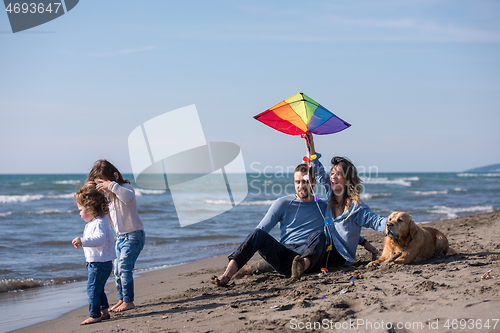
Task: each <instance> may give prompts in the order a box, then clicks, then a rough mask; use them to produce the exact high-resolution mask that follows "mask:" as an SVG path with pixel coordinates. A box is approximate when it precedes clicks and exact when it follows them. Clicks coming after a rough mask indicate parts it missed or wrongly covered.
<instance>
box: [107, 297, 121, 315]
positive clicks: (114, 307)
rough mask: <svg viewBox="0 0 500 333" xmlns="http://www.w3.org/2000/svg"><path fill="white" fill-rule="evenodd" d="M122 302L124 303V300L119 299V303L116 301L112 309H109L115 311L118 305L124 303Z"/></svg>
mask: <svg viewBox="0 0 500 333" xmlns="http://www.w3.org/2000/svg"><path fill="white" fill-rule="evenodd" d="M122 304H123V301H122V300H121V299H120V300H118V303H116V304H115V305H113V306H112V307H111V309H109V311H113V312H114V311H115V309H116V308H118V307H119V306H120V305H122Z"/></svg>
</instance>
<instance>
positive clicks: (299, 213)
mask: <svg viewBox="0 0 500 333" xmlns="http://www.w3.org/2000/svg"><path fill="white" fill-rule="evenodd" d="M293 179H294V184H295V192H296V194H295V195H287V196H284V197H281V198H279V199H277V200H276V201H275V202H274V203H273V204H272V206H271V208H269V211H268V212H267V214H266V215H265V216H264V218H263V219H262V221H260V223H259V225H257V227H256V228H255V230H254V231H253V232H252V233H251V234H250V235H248V236H247V238H246V239H245V240H244V241H243V243H242V244H241V245H240V247H238V249H237V250H236V251H234V252H233V253H232V254H231V255H229V257H228V258H229V265H228V266H227V268H226V271H225V272H224V274H222V275H221V276H219V277H218V278H217V277H216V276H213V277H212V282H214V283H215V284H217V285H218V286H224V285H226V284H227V283H228V282H229V280H231V278H232V277H233V276H234V275H235V274H236V272H238V270H239V269H240V268H241V267H243V266H244V265H245V264H246V263H247V262H248V261H249V260H250V258H252V256H253V255H254V254H255V252H257V251H259V253H260V255H261V256H262V257H263V258H264V259H265V260H266V261H267V262H268V263H269V264H270V265H271V266H272V267H273V268H274V269H275V270H276V271H277V272H278V273H280V274H283V275H288V276H290V275H291V277H292V278H293V279H300V278H301V277H302V274H304V272H314V271H319V270H320V269H321V267H322V265H323V258H324V252H325V248H326V246H325V243H326V236H325V234H324V232H323V227H324V218H323V215H324V213H325V210H326V206H327V205H326V203H325V202H323V201H321V200H319V201H317V202H315V200H314V194H313V188H314V186H315V185H316V180H315V179H314V171H313V170H312V169H311V168H310V167H308V166H307V165H306V164H300V165H298V166H297V167H296V168H295V171H294V174H293ZM278 222H279V223H280V229H281V236H280V241H279V242H278V241H277V240H276V239H274V237H273V236H271V235H269V233H268V232H269V231H271V229H272V228H273V227H274V226H275V225H276V224H277V223H278Z"/></svg>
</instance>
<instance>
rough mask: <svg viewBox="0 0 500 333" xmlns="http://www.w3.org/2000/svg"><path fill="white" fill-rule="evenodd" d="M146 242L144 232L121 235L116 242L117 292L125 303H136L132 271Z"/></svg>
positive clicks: (137, 231)
mask: <svg viewBox="0 0 500 333" xmlns="http://www.w3.org/2000/svg"><path fill="white" fill-rule="evenodd" d="M145 241H146V234H145V233H144V230H136V231H133V232H130V233H128V234H123V235H119V236H118V239H117V240H116V261H115V280H116V291H117V292H118V299H119V300H122V301H124V302H133V301H134V277H133V274H132V271H133V270H134V266H135V261H136V260H137V257H138V256H139V254H140V253H141V250H142V248H143V247H144V243H145Z"/></svg>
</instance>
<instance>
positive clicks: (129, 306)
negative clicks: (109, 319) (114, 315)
mask: <svg viewBox="0 0 500 333" xmlns="http://www.w3.org/2000/svg"><path fill="white" fill-rule="evenodd" d="M134 308H135V304H134V302H122V304H120V306H119V307H117V308H115V309H114V310H111V311H113V312H123V311H127V310H132V309H134Z"/></svg>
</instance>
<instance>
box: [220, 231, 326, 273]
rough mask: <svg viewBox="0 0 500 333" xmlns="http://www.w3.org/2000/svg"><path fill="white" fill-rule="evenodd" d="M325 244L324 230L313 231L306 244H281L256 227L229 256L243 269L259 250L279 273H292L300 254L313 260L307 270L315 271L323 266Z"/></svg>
mask: <svg viewBox="0 0 500 333" xmlns="http://www.w3.org/2000/svg"><path fill="white" fill-rule="evenodd" d="M325 245H326V236H325V234H324V232H322V231H317V232H314V233H312V234H311V235H310V236H309V238H308V239H307V243H306V244H281V243H280V242H278V241H277V240H276V239H275V238H274V237H273V236H271V235H269V234H268V233H267V232H265V231H263V230H261V229H255V230H254V231H253V232H252V233H251V234H250V235H248V236H247V238H245V240H244V241H243V243H242V244H241V245H240V247H238V249H236V251H234V252H233V253H232V254H230V255H229V257H228V258H229V260H232V259H234V260H235V261H236V263H237V265H238V269H241V268H242V267H243V266H244V265H245V264H246V263H247V262H248V260H250V258H252V256H253V255H254V253H255V252H257V251H259V254H260V255H261V256H262V258H264V259H265V260H266V261H267V262H268V263H269V264H270V265H271V266H273V268H274V269H275V270H276V271H277V272H278V273H280V274H283V275H291V272H292V262H293V258H295V257H296V256H297V255H300V256H301V257H302V258H305V257H308V258H309V259H310V260H311V267H309V268H308V269H307V272H315V271H319V270H320V269H321V267H322V264H323V259H324V252H325Z"/></svg>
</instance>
